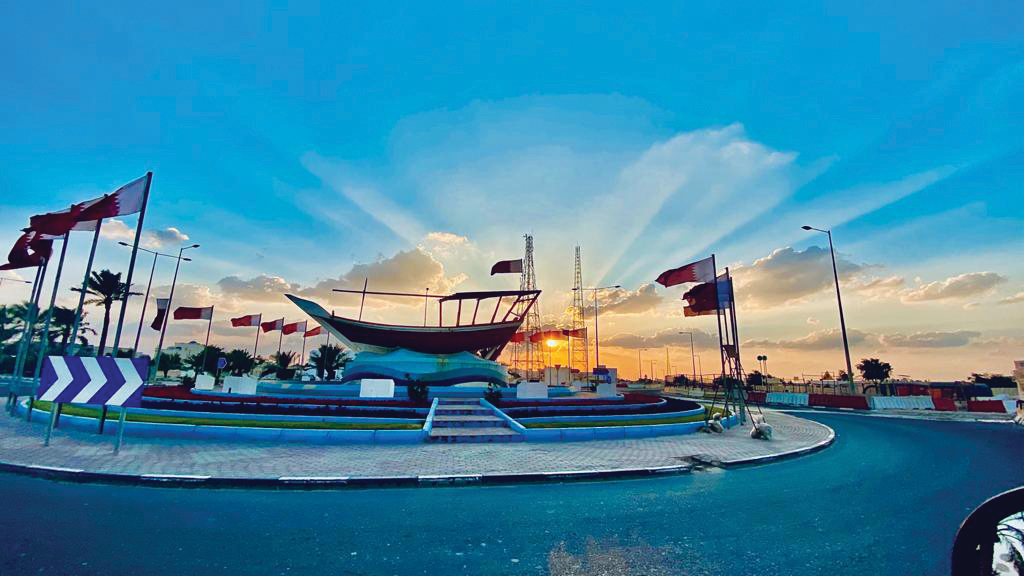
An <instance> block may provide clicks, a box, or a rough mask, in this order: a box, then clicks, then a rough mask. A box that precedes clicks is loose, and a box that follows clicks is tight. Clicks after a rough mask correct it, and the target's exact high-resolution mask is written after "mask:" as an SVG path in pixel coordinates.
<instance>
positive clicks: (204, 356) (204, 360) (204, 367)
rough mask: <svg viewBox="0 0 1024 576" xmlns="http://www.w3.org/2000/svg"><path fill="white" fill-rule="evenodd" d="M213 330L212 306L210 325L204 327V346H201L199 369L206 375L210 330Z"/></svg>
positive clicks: (211, 309) (211, 307) (211, 308)
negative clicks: (201, 356) (201, 354)
mask: <svg viewBox="0 0 1024 576" xmlns="http://www.w3.org/2000/svg"><path fill="white" fill-rule="evenodd" d="M212 328H213V306H210V324H209V325H208V326H207V327H206V344H203V363H202V364H200V365H199V367H200V368H201V369H202V370H203V373H204V374H205V373H206V354H207V353H209V351H210V330H211V329H212Z"/></svg>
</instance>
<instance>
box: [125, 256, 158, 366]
mask: <svg viewBox="0 0 1024 576" xmlns="http://www.w3.org/2000/svg"><path fill="white" fill-rule="evenodd" d="M159 257H160V254H159V253H158V252H156V251H155V250H154V251H153V267H152V268H150V269H149V283H148V284H146V295H145V297H143V299H142V314H141V315H140V316H139V329H138V330H137V331H136V332H135V344H134V345H133V346H132V358H134V357H135V355H136V354H138V352H139V340H140V339H141V338H142V325H143V324H145V323H146V307H147V306H148V305H149V290H150V289H151V288H152V287H153V274H154V273H156V259H157V258H159Z"/></svg>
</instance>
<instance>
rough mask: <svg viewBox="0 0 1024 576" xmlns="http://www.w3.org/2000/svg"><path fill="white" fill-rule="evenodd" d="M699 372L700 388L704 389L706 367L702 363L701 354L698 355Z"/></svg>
mask: <svg viewBox="0 0 1024 576" xmlns="http://www.w3.org/2000/svg"><path fill="white" fill-rule="evenodd" d="M697 372H698V373H699V374H700V387H701V388H703V387H704V366H702V365H701V363H700V354H697Z"/></svg>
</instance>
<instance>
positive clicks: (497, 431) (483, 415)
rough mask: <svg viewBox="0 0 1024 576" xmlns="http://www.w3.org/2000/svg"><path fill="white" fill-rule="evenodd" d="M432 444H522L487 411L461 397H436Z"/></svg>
mask: <svg viewBox="0 0 1024 576" xmlns="http://www.w3.org/2000/svg"><path fill="white" fill-rule="evenodd" d="M429 438H430V441H431V442H522V441H523V436H522V435H521V434H519V433H518V432H516V431H515V430H513V429H512V428H511V427H509V425H508V422H507V421H506V420H505V419H504V418H501V417H500V416H497V415H496V414H495V413H494V412H493V411H492V410H491V409H490V408H486V407H484V406H481V405H480V404H478V403H475V402H474V401H473V400H470V399H464V398H438V399H437V409H436V410H435V411H434V419H433V426H432V428H431V430H430V437H429Z"/></svg>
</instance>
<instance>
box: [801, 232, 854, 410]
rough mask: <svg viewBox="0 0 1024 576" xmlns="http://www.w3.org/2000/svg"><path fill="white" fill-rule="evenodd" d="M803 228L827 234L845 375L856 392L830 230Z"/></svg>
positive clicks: (851, 392)
mask: <svg viewBox="0 0 1024 576" xmlns="http://www.w3.org/2000/svg"><path fill="white" fill-rule="evenodd" d="M801 228H803V229H804V230H814V231H815V232H821V233H823V234H827V235H828V249H829V252H831V253H832V277H833V278H835V281H836V301H838V302H839V327H840V328H841V329H842V331H843V351H844V352H845V353H846V376H847V378H849V382H850V394H855V393H856V392H857V389H856V387H855V386H854V384H853V363H851V362H850V340H849V338H847V336H846V318H845V317H844V316H843V296H842V294H840V292H839V270H838V269H837V268H836V249H835V247H834V246H833V245H832V230H821V229H820V228H814V227H813V226H801Z"/></svg>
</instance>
